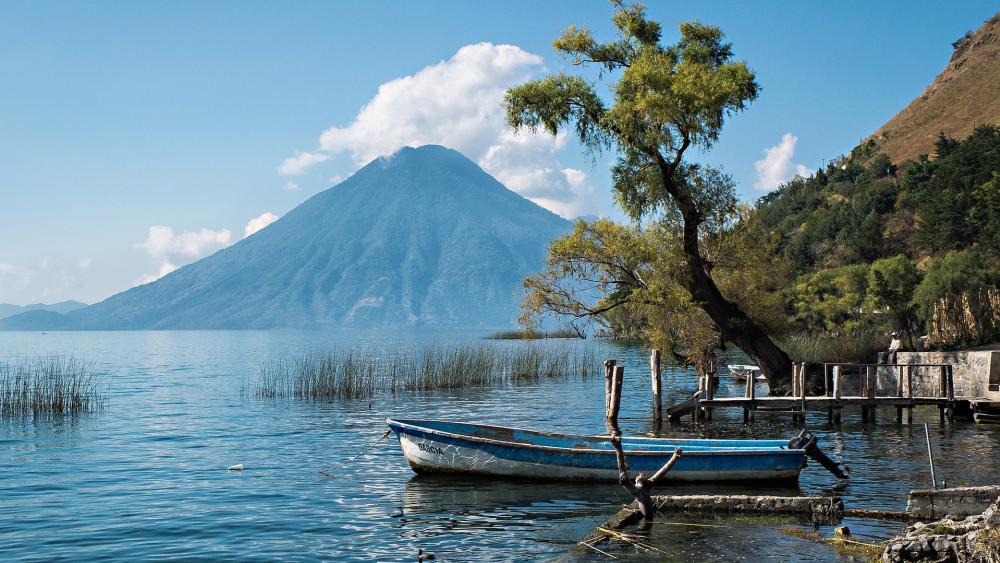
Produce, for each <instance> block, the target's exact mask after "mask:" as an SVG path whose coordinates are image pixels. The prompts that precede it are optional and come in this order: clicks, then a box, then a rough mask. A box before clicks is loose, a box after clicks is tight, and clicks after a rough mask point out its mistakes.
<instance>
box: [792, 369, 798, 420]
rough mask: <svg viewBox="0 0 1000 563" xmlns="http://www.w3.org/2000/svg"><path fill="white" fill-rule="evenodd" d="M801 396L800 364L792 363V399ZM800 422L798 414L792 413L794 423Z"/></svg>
mask: <svg viewBox="0 0 1000 563" xmlns="http://www.w3.org/2000/svg"><path fill="white" fill-rule="evenodd" d="M798 396H799V364H797V363H795V362H792V397H798ZM798 420H799V415H798V413H795V412H793V413H792V422H796V421H798Z"/></svg>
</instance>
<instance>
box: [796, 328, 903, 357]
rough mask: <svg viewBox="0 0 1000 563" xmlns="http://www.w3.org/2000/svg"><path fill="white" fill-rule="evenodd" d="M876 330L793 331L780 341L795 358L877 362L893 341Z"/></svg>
mask: <svg viewBox="0 0 1000 563" xmlns="http://www.w3.org/2000/svg"><path fill="white" fill-rule="evenodd" d="M881 338H882V339H883V340H884V342H882V341H880V336H879V335H877V334H875V333H872V332H863V333H859V334H851V335H843V336H832V335H819V336H812V335H805V334H800V335H793V336H790V337H788V338H785V339H783V340H781V342H779V344H780V345H781V347H782V349H784V350H785V352H787V353H788V355H789V357H791V358H792V361H795V362H814V363H824V362H831V363H833V362H860V363H864V362H874V361H875V358H876V356H877V355H878V353H879V352H880V351H882V350H885V349H886V348H887V347H888V346H889V341H888V340H886V339H885V337H884V336H882V337H881Z"/></svg>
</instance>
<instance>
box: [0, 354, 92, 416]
mask: <svg viewBox="0 0 1000 563" xmlns="http://www.w3.org/2000/svg"><path fill="white" fill-rule="evenodd" d="M106 403H107V394H106V392H105V391H104V390H103V389H102V384H101V381H100V378H99V377H98V373H97V370H96V366H95V365H94V364H93V363H89V362H82V361H79V360H76V359H74V358H63V357H49V358H36V359H32V360H15V361H2V362H0V419H27V418H32V417H34V418H38V417H42V416H48V415H67V414H69V415H72V414H80V413H86V412H94V411H99V410H103V409H104V407H105V405H106Z"/></svg>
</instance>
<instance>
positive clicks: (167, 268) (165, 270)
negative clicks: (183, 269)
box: [132, 261, 177, 287]
mask: <svg viewBox="0 0 1000 563" xmlns="http://www.w3.org/2000/svg"><path fill="white" fill-rule="evenodd" d="M176 269H177V266H174V265H173V264H172V263H170V262H168V261H165V262H162V263H161V264H160V269H159V270H158V271H157V272H156V273H155V274H143V275H142V276H140V277H139V279H137V280H135V281H134V282H132V287H135V286H137V285H142V284H146V283H149V282H154V281H156V280H158V279H160V278H162V277H163V276H165V275H167V274H169V273H170V272H173V271H174V270H176Z"/></svg>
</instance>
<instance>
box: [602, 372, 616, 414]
mask: <svg viewBox="0 0 1000 563" xmlns="http://www.w3.org/2000/svg"><path fill="white" fill-rule="evenodd" d="M615 363H616V362H615V360H604V418H605V419H609V420H610V419H611V381H612V380H613V379H614V376H615Z"/></svg>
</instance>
